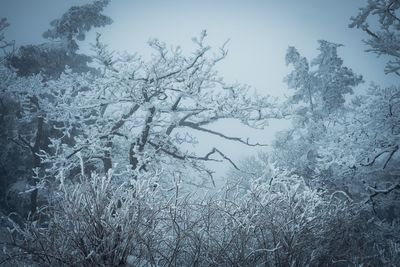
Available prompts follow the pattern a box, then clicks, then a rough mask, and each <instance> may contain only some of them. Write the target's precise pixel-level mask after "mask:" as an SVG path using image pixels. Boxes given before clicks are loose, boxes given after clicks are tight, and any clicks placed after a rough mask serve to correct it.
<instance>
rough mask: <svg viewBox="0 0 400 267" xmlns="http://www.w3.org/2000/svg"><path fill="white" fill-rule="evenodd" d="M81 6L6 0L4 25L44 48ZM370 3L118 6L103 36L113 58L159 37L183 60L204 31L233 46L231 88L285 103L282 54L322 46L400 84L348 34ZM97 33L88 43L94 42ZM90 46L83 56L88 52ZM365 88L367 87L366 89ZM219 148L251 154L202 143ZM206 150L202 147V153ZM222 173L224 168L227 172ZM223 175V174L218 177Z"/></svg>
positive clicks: (127, 1) (0, 8)
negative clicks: (55, 22) (54, 25)
mask: <svg viewBox="0 0 400 267" xmlns="http://www.w3.org/2000/svg"><path fill="white" fill-rule="evenodd" d="M87 2H89V1H86V0H85V1H83V0H81V1H79V0H68V1H67V0H64V1H63V0H36V1H30V0H1V2H0V17H7V18H8V20H9V22H10V23H11V27H10V28H9V30H8V31H7V33H6V34H7V37H8V38H10V39H15V40H16V42H17V44H18V45H20V44H29V43H40V42H43V39H42V38H41V33H42V32H44V31H45V30H46V29H47V28H48V26H49V22H50V21H51V20H52V19H54V18H57V17H59V16H60V15H61V14H62V13H63V12H65V11H66V10H67V9H68V8H69V7H70V6H72V5H77V4H83V3H87ZM365 2H366V1H365V0H335V1H331V0H303V1H296V0H280V1H272V0H269V1H268V0H250V1H245V0H218V1H216V0H214V1H212V0H202V1H192V0H186V1H185V0H146V1H144V0H143V1H138V0H114V1H112V2H111V3H110V5H109V6H108V7H107V8H106V10H105V14H107V15H109V16H110V17H111V18H112V19H113V20H114V23H113V24H112V25H110V26H108V27H106V28H104V29H96V30H95V31H98V32H100V33H102V34H103V41H104V42H105V43H107V44H109V45H110V48H112V49H115V50H119V51H121V50H126V51H128V52H131V53H134V52H138V54H141V55H144V56H146V55H148V54H149V53H150V49H149V48H148V46H147V41H148V40H149V38H152V37H157V38H159V39H160V40H162V41H165V42H166V43H167V44H171V45H174V46H176V45H180V46H181V47H182V48H183V50H184V51H185V52H188V53H189V52H190V49H191V48H192V47H193V45H192V43H191V38H192V37H193V36H197V35H198V34H199V33H200V31H201V30H203V29H206V30H207V32H208V40H209V43H210V45H212V46H213V47H218V46H219V45H221V44H222V43H223V42H224V41H225V40H227V39H228V38H230V39H231V40H230V43H229V45H228V48H229V54H228V57H227V59H226V60H225V61H224V62H223V63H222V64H221V65H220V66H219V70H220V72H221V74H222V75H223V76H224V77H225V79H226V81H228V82H235V81H238V82H241V83H246V84H249V85H251V86H253V87H255V88H256V89H257V90H258V92H260V93H261V94H271V95H275V96H283V95H284V94H286V93H288V92H287V90H286V85H285V84H284V83H283V82H282V80H283V77H284V76H285V75H286V74H287V73H288V72H289V71H290V69H289V68H288V67H286V66H285V61H284V57H285V52H286V49H287V47H288V46H289V45H293V46H296V47H297V48H298V50H299V51H300V52H301V53H302V54H303V55H305V56H307V57H308V58H312V57H314V56H315V55H316V54H317V50H316V48H317V45H318V43H317V40H319V39H325V40H328V41H331V42H337V43H341V44H343V45H344V47H342V48H340V50H339V54H340V55H341V56H342V57H343V59H344V62H345V65H347V66H349V67H351V68H352V69H353V70H354V71H355V72H356V73H359V74H362V75H363V76H364V78H365V80H366V81H367V84H368V83H369V81H375V82H377V83H378V84H382V85H390V84H394V83H398V80H396V78H394V77H388V76H386V75H384V73H383V68H384V62H385V60H384V59H382V58H377V57H376V56H375V55H374V54H371V53H365V52H364V50H365V48H366V47H365V46H364V45H363V43H362V39H363V38H365V37H366V36H365V34H364V33H362V32H360V31H359V30H356V29H349V28H348V27H347V25H348V24H349V19H350V17H351V16H353V15H356V13H357V9H358V8H359V7H361V6H364V5H365ZM95 31H93V32H92V33H91V34H89V35H88V36H87V39H86V41H85V42H86V43H90V42H93V41H94V36H95ZM87 47H88V46H87V45H83V50H86V51H87ZM365 86H366V85H363V87H365ZM220 127H221V128H222V129H224V130H225V132H226V133H227V134H230V135H248V136H250V137H253V138H255V141H259V142H265V141H267V142H268V141H270V140H271V139H272V138H273V135H274V133H275V132H276V131H277V130H278V129H281V128H282V127H284V124H282V123H277V122H271V127H269V128H268V129H266V130H265V131H262V132H257V131H252V130H248V129H245V128H244V127H239V126H238V125H237V124H235V123H232V122H224V123H222V124H221V125H219V126H218V128H220ZM205 141H206V142H207V143H209V144H210V146H212V145H216V144H219V145H220V146H222V147H223V149H224V150H225V151H227V154H230V155H232V158H233V159H235V160H238V159H240V158H242V157H243V156H245V155H249V154H252V153H254V149H251V148H244V147H242V146H241V145H237V144H232V143H231V142H230V143H227V142H221V143H219V142H220V140H209V139H205ZM203 149H204V150H206V149H207V146H202V147H201V148H200V150H203ZM222 169H224V168H222ZM219 173H222V171H220V172H219Z"/></svg>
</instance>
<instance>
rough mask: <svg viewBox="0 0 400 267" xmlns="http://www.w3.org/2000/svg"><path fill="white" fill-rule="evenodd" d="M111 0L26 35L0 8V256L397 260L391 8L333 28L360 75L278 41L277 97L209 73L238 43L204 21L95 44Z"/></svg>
mask: <svg viewBox="0 0 400 267" xmlns="http://www.w3.org/2000/svg"><path fill="white" fill-rule="evenodd" d="M339 2H340V1H339ZM37 3H38V4H37V5H40V4H39V3H40V1H38V2H37ZM117 3H118V2H117V1H110V0H93V1H82V2H81V3H77V4H76V5H73V6H71V5H69V6H68V8H67V9H66V10H64V11H63V13H60V14H56V15H55V16H53V18H52V20H50V21H49V22H48V25H47V29H46V30H45V31H44V32H43V34H42V37H40V38H39V37H37V40H40V42H37V41H32V42H31V43H27V42H24V43H21V44H20V43H18V38H15V39H16V40H14V39H13V38H10V37H9V36H8V33H9V32H11V29H12V28H13V24H12V23H11V21H12V14H10V17H8V18H6V17H4V18H0V90H1V93H0V243H1V247H2V251H1V252H0V266H143V267H144V266H400V224H399V223H400V222H399V219H400V195H399V193H400V168H399V166H400V147H399V146H400V87H399V81H400V1H398V0H368V1H365V2H362V3H361V5H360V6H358V7H356V8H355V9H354V10H352V16H349V17H348V18H347V22H346V24H347V25H348V27H347V28H343V31H352V32H354V34H360V36H361V38H360V39H357V42H359V44H360V45H359V48H360V50H362V52H360V54H361V58H359V59H358V58H357V60H356V63H357V62H372V61H368V60H364V59H362V57H365V58H371V56H373V57H375V56H377V57H379V59H377V60H376V61H375V63H376V64H375V65H374V67H371V68H372V69H373V70H374V71H371V72H368V71H367V73H359V72H358V71H357V70H355V68H353V67H351V66H350V65H349V63H348V61H350V62H354V58H353V61H352V56H351V55H349V54H347V56H343V55H342V53H343V52H342V51H343V50H344V49H345V48H346V45H347V44H346V43H342V42H340V40H335V39H326V40H325V39H322V38H320V39H315V40H313V43H314V47H313V48H312V50H313V51H314V54H312V55H311V56H310V55H309V53H308V52H306V53H305V52H304V51H303V50H302V49H300V48H298V47H296V46H295V45H293V44H290V43H287V44H285V47H284V51H286V52H283V53H282V54H281V55H277V56H279V58H280V60H279V62H283V63H284V64H285V66H286V67H285V74H283V75H280V74H279V71H276V72H274V69H273V68H272V69H269V70H268V71H269V72H272V73H269V74H267V70H265V72H266V74H265V77H272V76H279V77H278V78H279V79H280V80H282V83H281V84H279V86H280V88H275V89H274V90H278V91H279V92H281V93H280V94H274V93H269V92H268V90H265V89H264V88H255V86H253V85H252V84H256V83H257V82H256V81H254V82H252V81H246V82H242V81H241V73H240V72H239V73H235V74H234V76H235V77H234V79H231V77H229V78H227V77H225V76H230V75H229V74H228V75H224V72H223V71H221V69H223V68H224V64H225V63H224V62H226V61H228V62H229V57H230V56H231V53H232V51H231V50H230V46H231V45H234V43H240V42H244V40H238V39H234V38H232V39H228V38H227V39H225V40H223V41H222V42H220V43H219V44H217V45H214V43H215V40H219V37H218V36H213V33H212V31H207V30H201V29H199V31H198V32H193V36H195V37H192V38H191V36H184V37H187V39H188V40H191V43H190V44H189V45H188V46H187V47H184V46H182V47H181V46H180V45H179V44H175V43H172V44H171V43H167V42H164V41H162V40H161V39H157V38H151V39H150V40H149V41H148V43H147V45H148V48H149V50H146V51H150V52H149V53H148V54H146V53H144V54H141V53H139V51H134V52H133V53H130V52H126V51H123V50H116V49H114V48H112V47H111V45H110V44H109V43H108V42H107V41H109V40H107V38H105V37H104V36H103V34H102V33H101V32H102V30H104V29H107V28H110V27H112V25H113V23H117V21H118V14H114V17H112V16H111V15H110V13H112V12H111V11H110V10H111V9H112V8H113V6H114V5H117ZM236 4H237V3H236ZM342 4H343V3H342ZM2 5H4V6H6V5H7V2H2V3H0V8H1V7H2ZM249 5H250V3H249ZM19 8H20V9H21V10H22V9H24V8H25V9H26V7H24V6H20V7H19ZM357 8H358V9H357ZM131 12H134V10H132V11H131ZM149 12H150V11H149ZM55 13H57V12H55ZM0 15H1V16H3V15H4V16H7V15H8V14H3V13H1V12H0ZM279 15H280V16H282V17H285V14H283V13H282V14H279ZM138 16H140V15H139V14H138ZM210 20H212V18H210ZM321 23H322V22H321ZM136 26H137V25H136ZM140 26H141V27H142V28H143V29H142V31H143V30H144V31H145V30H146V24H145V23H143V25H140ZM24 27H27V28H29V23H27V24H26V26H24ZM148 27H151V25H148ZM299 27H300V28H299V29H297V30H298V31H301V25H299ZM305 27H306V26H305ZM112 29H114V28H112ZM134 29H136V28H134ZM238 30H239V29H238ZM279 30H280V29H276V31H279ZM129 34H130V35H132V36H135V32H134V30H132V32H130V33H129ZM252 34H253V33H252ZM254 34H257V33H254ZM104 35H107V34H104ZM328 35H329V34H328ZM357 36H358V35H357ZM181 38H182V36H179V38H178V37H177V40H180V39H181ZM118 42H119V43H124V42H125V40H122V39H121V40H118ZM264 49H265V52H264V51H257V53H258V54H259V55H260V57H263V56H262V54H263V53H267V52H268V49H272V48H269V47H268V44H265V47H264ZM280 49H282V47H281V48H280ZM364 50H365V51H364ZM234 51H236V50H234ZM140 52H142V51H140ZM242 53H245V51H242ZM232 56H233V55H232ZM354 57H355V56H354ZM254 60H255V61H256V60H257V59H254ZM250 64H251V63H250ZM271 64H272V65H274V64H277V65H278V63H275V62H272V63H271ZM360 64H361V63H360ZM376 66H378V67H379V68H377V67H376ZM380 66H381V67H380ZM225 68H226V66H225ZM367 68H368V67H367ZM277 69H278V67H277ZM361 69H362V68H361ZM260 71H264V70H263V69H261V70H260ZM373 72H374V73H373ZM377 72H379V74H377ZM372 73H373V74H372ZM247 77H250V76H247ZM263 77H264V76H263ZM377 77H378V80H374V79H376V78H377ZM278 128H279V129H278ZM239 129H246V130H239ZM255 132H256V134H254V133H255ZM266 132H269V133H270V136H267V135H266V134H265V133H266ZM247 133H251V134H247ZM271 133H273V134H271ZM250 135H251V136H250ZM271 136H273V137H271ZM247 151H251V153H250V154H251V155H250V154H249V155H247V154H246V153H247ZM238 155H240V156H241V157H240V156H238Z"/></svg>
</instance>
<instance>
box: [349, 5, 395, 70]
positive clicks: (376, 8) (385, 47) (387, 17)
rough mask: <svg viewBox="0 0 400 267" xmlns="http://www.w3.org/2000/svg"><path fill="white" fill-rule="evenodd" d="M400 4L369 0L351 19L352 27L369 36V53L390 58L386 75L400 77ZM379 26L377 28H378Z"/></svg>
mask: <svg viewBox="0 0 400 267" xmlns="http://www.w3.org/2000/svg"><path fill="white" fill-rule="evenodd" d="M399 8H400V2H399V1H397V0H369V1H368V4H367V5H366V6H365V7H363V8H360V11H359V13H358V14H357V16H355V17H352V18H351V23H350V25H349V26H350V27H351V28H359V29H361V30H363V31H364V32H366V33H367V34H368V35H369V37H370V38H369V39H367V40H365V41H364V42H365V44H367V45H368V46H369V48H368V49H367V51H369V52H373V53H376V54H377V55H386V56H389V58H390V61H389V62H388V63H387V65H386V68H385V73H394V74H396V75H398V76H400V11H399ZM376 25H377V27H376Z"/></svg>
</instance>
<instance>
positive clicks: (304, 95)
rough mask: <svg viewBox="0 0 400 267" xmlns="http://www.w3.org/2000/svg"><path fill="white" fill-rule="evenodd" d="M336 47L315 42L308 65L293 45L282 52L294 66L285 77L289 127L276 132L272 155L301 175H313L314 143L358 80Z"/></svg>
mask: <svg viewBox="0 0 400 267" xmlns="http://www.w3.org/2000/svg"><path fill="white" fill-rule="evenodd" d="M340 46H341V45H339V44H335V43H330V42H327V41H323V40H321V41H319V48H318V50H319V54H318V55H317V57H316V58H315V59H313V60H312V61H311V64H309V63H308V62H309V61H308V60H307V59H306V58H305V57H302V56H301V55H300V53H299V52H298V51H297V49H296V48H294V47H289V49H288V51H287V54H286V63H287V64H288V65H292V66H293V67H294V68H293V70H292V72H291V73H290V74H289V75H288V76H286V78H285V81H286V83H287V84H288V87H289V89H294V90H295V92H294V94H293V95H292V96H291V97H290V99H289V101H287V105H288V107H289V110H291V112H292V121H293V127H292V128H291V129H289V130H286V131H283V132H281V133H279V134H278V135H277V137H276V140H275V144H274V158H275V161H276V163H277V164H278V166H280V167H282V168H284V169H286V170H288V171H290V170H291V171H293V172H294V173H296V174H297V175H300V176H302V177H306V178H312V177H313V176H314V175H316V170H317V169H318V160H319V157H320V156H319V152H318V151H319V147H318V145H317V143H318V142H319V141H320V140H324V136H325V135H326V133H327V128H329V127H332V125H334V124H335V123H336V121H338V120H339V118H340V117H341V116H342V115H343V112H344V111H345V107H344V103H345V97H346V95H348V94H351V93H353V88H355V87H356V86H357V85H358V84H360V83H361V82H362V77H361V76H360V75H357V74H355V73H354V72H353V71H352V70H351V69H350V68H348V67H345V66H343V60H342V59H341V58H340V57H339V55H338V53H337V49H338V48H339V47H340ZM319 175H321V174H320V173H319ZM325 175H329V173H325ZM317 180H321V179H317Z"/></svg>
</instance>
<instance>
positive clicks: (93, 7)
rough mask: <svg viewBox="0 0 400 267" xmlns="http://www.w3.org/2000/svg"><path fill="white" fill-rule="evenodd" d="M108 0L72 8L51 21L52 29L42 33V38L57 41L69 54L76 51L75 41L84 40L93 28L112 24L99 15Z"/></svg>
mask: <svg viewBox="0 0 400 267" xmlns="http://www.w3.org/2000/svg"><path fill="white" fill-rule="evenodd" d="M109 2H110V1H109V0H98V1H94V2H93V3H90V4H86V5H82V6H73V7H71V8H70V9H69V10H68V11H67V12H66V13H64V14H63V15H62V17H61V18H60V19H55V20H53V21H52V22H51V23H50V25H51V26H52V27H53V28H52V29H49V30H47V31H46V32H44V33H43V37H45V38H48V39H51V40H59V41H61V42H62V43H63V45H64V46H65V48H66V49H67V50H68V51H70V52H75V51H76V50H78V48H79V46H78V44H77V41H83V40H85V34H86V32H88V31H90V30H91V29H92V28H93V27H96V28H97V27H104V26H106V25H109V24H111V23H112V19H111V18H109V17H107V16H105V15H103V14H101V12H102V11H103V9H104V8H105V7H106V6H107V5H108V3H109Z"/></svg>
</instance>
